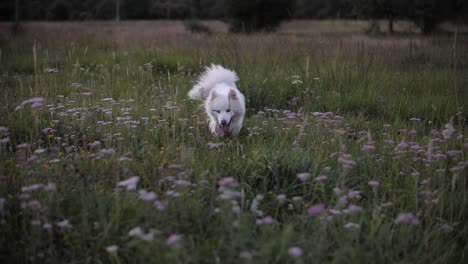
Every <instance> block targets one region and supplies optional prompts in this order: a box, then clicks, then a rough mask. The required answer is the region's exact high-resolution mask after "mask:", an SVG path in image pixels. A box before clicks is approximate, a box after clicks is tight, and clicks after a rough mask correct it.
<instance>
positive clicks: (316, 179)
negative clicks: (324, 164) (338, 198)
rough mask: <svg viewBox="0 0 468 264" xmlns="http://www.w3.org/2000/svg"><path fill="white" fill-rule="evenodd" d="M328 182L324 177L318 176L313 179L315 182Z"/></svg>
mask: <svg viewBox="0 0 468 264" xmlns="http://www.w3.org/2000/svg"><path fill="white" fill-rule="evenodd" d="M326 180H328V176H325V175H319V176H317V177H315V179H314V181H316V182H323V181H326Z"/></svg>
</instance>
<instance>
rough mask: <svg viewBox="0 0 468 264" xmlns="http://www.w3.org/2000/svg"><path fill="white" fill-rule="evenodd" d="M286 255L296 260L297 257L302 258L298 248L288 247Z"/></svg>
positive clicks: (300, 249) (300, 250)
mask: <svg viewBox="0 0 468 264" xmlns="http://www.w3.org/2000/svg"><path fill="white" fill-rule="evenodd" d="M288 254H289V256H291V257H293V258H298V257H300V256H302V248H300V247H290V248H289V249H288Z"/></svg>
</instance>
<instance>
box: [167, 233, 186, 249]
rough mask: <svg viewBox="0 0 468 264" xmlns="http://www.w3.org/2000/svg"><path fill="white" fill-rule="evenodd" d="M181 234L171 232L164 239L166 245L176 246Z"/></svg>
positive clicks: (180, 239) (180, 240)
mask: <svg viewBox="0 0 468 264" xmlns="http://www.w3.org/2000/svg"><path fill="white" fill-rule="evenodd" d="M182 239H183V236H182V235H179V234H172V235H170V236H169V237H168V238H167V240H166V245H168V246H177V245H178V244H180V242H182Z"/></svg>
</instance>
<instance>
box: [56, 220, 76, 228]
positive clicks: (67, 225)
mask: <svg viewBox="0 0 468 264" xmlns="http://www.w3.org/2000/svg"><path fill="white" fill-rule="evenodd" d="M56 224H57V226H58V227H60V228H72V227H73V226H72V225H71V224H70V221H68V220H66V219H65V220H63V221H60V222H57V223H56Z"/></svg>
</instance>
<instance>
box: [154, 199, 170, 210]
mask: <svg viewBox="0 0 468 264" xmlns="http://www.w3.org/2000/svg"><path fill="white" fill-rule="evenodd" d="M153 205H154V207H156V209H158V210H159V211H164V209H166V206H167V202H165V201H155V202H154V203H153Z"/></svg>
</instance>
